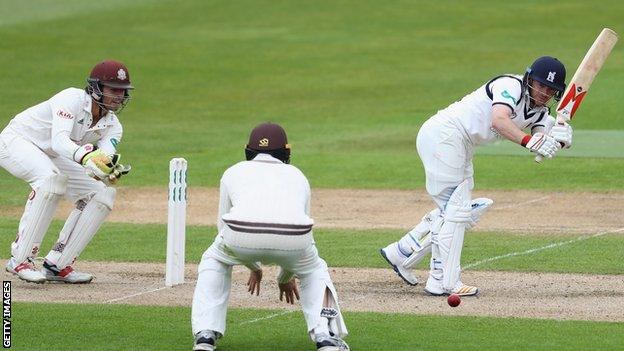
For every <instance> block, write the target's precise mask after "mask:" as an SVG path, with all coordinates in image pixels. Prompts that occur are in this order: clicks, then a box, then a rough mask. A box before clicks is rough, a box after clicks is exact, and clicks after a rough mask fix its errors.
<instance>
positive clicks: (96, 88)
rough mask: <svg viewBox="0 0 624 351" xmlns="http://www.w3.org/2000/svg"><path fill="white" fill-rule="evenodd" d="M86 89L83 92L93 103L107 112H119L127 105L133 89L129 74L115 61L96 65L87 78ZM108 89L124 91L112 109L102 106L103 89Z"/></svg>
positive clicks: (126, 69) (124, 67) (122, 65)
mask: <svg viewBox="0 0 624 351" xmlns="http://www.w3.org/2000/svg"><path fill="white" fill-rule="evenodd" d="M87 83H88V85H87V87H86V88H85V90H86V91H87V93H88V94H89V95H91V97H92V98H93V100H95V103H96V104H98V106H100V107H101V108H103V109H105V110H107V111H113V112H120V111H121V110H122V109H123V108H124V107H125V106H126V104H127V103H128V100H129V99H130V93H129V90H131V89H134V87H133V86H132V84H131V83H130V73H129V72H128V68H126V66H125V65H124V64H123V63H121V62H119V61H115V60H106V61H102V62H100V63H98V64H97V65H95V67H93V69H92V70H91V74H90V75H89V78H87ZM105 86H106V87H110V88H114V89H124V90H125V92H124V98H123V100H122V101H121V104H119V106H118V107H116V108H112V107H111V106H108V105H106V104H104V101H103V98H104V92H103V90H104V89H103V88H104V87H105Z"/></svg>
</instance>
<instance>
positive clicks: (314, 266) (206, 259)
mask: <svg viewBox="0 0 624 351" xmlns="http://www.w3.org/2000/svg"><path fill="white" fill-rule="evenodd" d="M252 235H253V234H252ZM251 262H262V263H264V264H276V265H278V266H280V267H282V269H284V270H286V271H288V272H292V273H294V274H296V275H297V277H298V278H299V294H300V297H301V300H300V303H301V308H302V309H303V315H304V317H305V320H306V323H307V328H308V333H311V332H312V330H313V329H314V328H316V327H317V326H318V325H319V323H321V318H320V317H321V316H320V312H321V309H322V307H323V299H324V296H325V291H326V289H329V290H330V292H331V293H332V294H333V297H334V299H335V300H336V302H337V295H336V290H335V288H334V285H333V283H332V281H331V278H330V276H329V272H328V270H327V263H325V260H323V259H322V258H320V257H319V255H318V251H317V249H316V246H315V245H314V244H311V245H310V246H308V247H307V248H305V249H303V250H293V251H287V250H275V249H248V248H241V247H232V246H227V247H226V246H225V244H224V242H223V238H222V236H221V234H219V235H217V237H216V238H215V241H214V243H213V244H212V245H211V246H210V247H209V248H208V250H206V252H204V255H203V256H202V261H201V263H200V265H199V268H198V271H199V275H198V277H197V286H196V287H195V294H194V296H193V307H192V318H191V322H192V328H193V334H196V333H198V332H199V331H201V330H205V329H208V330H212V331H215V332H218V333H221V335H223V334H224V333H225V320H226V313H227V305H228V300H229V297H230V287H231V277H232V266H234V265H237V264H243V265H244V264H245V263H251ZM335 308H336V309H337V310H338V314H339V318H338V330H337V334H339V336H341V337H343V336H346V335H347V328H346V326H345V325H344V322H343V320H342V315H341V313H340V309H339V308H338V306H337V303H336V306H335ZM310 336H311V337H312V335H310Z"/></svg>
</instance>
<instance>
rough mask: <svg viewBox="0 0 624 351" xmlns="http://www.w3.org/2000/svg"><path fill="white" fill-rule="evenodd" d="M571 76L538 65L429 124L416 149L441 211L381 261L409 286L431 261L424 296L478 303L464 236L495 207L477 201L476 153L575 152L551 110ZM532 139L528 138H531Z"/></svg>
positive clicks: (558, 67)
mask: <svg viewBox="0 0 624 351" xmlns="http://www.w3.org/2000/svg"><path fill="white" fill-rule="evenodd" d="M565 76H566V70H565V67H564V65H563V64H562V63H561V62H560V61H559V60H557V59H556V58H553V57H549V56H544V57H540V58H538V59H537V60H536V61H535V62H533V64H532V65H531V67H529V68H528V69H527V71H526V72H525V74H524V76H522V75H501V76H498V77H495V78H493V79H491V80H490V81H488V82H487V83H486V84H484V85H482V86H481V87H479V88H478V89H477V90H475V91H474V92H472V93H471V94H469V95H467V96H465V97H464V98H463V99H462V100H461V101H458V102H455V103H453V104H451V105H450V106H448V107H447V108H445V109H443V110H441V111H439V112H438V113H437V114H436V115H434V116H433V117H431V118H429V120H427V121H426V122H425V123H424V124H423V125H422V127H421V128H420V131H419V132H418V137H417V139H416V145H417V149H418V155H419V156H420V159H421V161H422V163H423V165H424V168H425V175H426V188H427V192H428V193H429V195H430V196H431V197H432V198H433V201H434V202H435V203H436V205H437V208H436V209H434V210H432V211H431V212H429V213H428V214H427V215H425V216H424V217H423V218H422V220H421V222H420V223H419V224H418V225H417V226H416V227H414V229H412V230H411V231H410V232H408V233H407V234H405V235H404V236H403V237H402V238H401V239H400V240H399V241H398V242H394V243H392V244H390V245H388V246H386V247H385V248H383V249H381V255H382V256H383V257H384V258H385V259H386V260H387V261H388V263H390V265H391V266H392V267H393V269H394V270H395V271H396V272H397V274H398V275H399V276H400V277H401V278H402V279H403V280H405V282H407V283H408V284H410V285H416V284H417V283H418V280H417V279H416V277H415V276H414V274H413V272H412V268H413V267H414V266H415V265H416V264H417V263H418V262H420V261H421V260H422V259H423V258H424V257H425V256H426V255H427V254H428V253H431V262H430V271H429V278H428V279H427V285H426V286H425V291H427V292H428V293H430V294H432V295H448V294H451V293H457V294H459V295H464V296H467V295H476V294H477V293H478V289H477V287H475V286H470V285H464V284H463V283H462V282H461V280H460V272H461V268H460V257H461V250H462V246H463V242H464V231H465V230H466V229H467V228H471V227H472V226H473V225H474V224H475V223H476V222H477V221H478V220H479V217H481V216H482V215H483V213H484V212H485V211H486V210H487V209H488V208H489V207H490V206H491V205H492V200H490V199H487V198H480V199H474V200H473V199H472V196H471V192H472V188H473V186H474V182H473V168H472V155H473V151H474V148H475V147H476V146H478V145H482V144H486V143H490V142H493V141H495V140H498V139H503V138H504V139H508V140H511V141H512V142H514V143H516V144H519V145H520V146H522V147H525V148H527V149H528V150H529V151H531V152H533V153H535V154H538V155H541V156H543V157H545V158H552V157H554V156H555V154H556V153H557V152H558V151H559V149H560V148H561V147H563V148H569V147H570V146H571V145H572V128H571V127H570V125H568V124H564V125H555V118H554V117H552V116H550V107H551V105H552V104H553V102H556V101H558V100H559V99H560V98H561V95H562V94H563V92H564V90H565ZM525 130H526V131H528V132H529V134H527V133H526V132H525Z"/></svg>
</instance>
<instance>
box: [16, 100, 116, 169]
mask: <svg viewBox="0 0 624 351" xmlns="http://www.w3.org/2000/svg"><path fill="white" fill-rule="evenodd" d="M92 121H93V116H92V115H91V97H90V96H89V95H88V94H87V93H86V92H85V91H84V90H83V89H78V88H67V89H65V90H63V91H61V92H59V93H58V94H56V95H54V96H53V97H51V98H50V99H49V100H46V101H44V102H42V103H40V104H38V105H35V106H33V107H30V108H28V109H26V110H25V111H23V112H20V113H19V114H17V115H16V116H15V117H14V118H13V119H12V120H11V121H10V122H9V125H8V126H7V127H6V129H11V130H12V131H13V132H15V133H17V134H19V135H20V136H22V137H23V138H24V139H26V140H29V141H30V142H32V143H33V144H34V145H36V146H37V147H39V148H40V149H41V150H42V151H43V152H45V153H46V154H48V155H50V156H53V157H56V156H59V155H60V156H62V157H67V158H70V159H73V157H74V152H75V151H76V150H77V149H78V148H79V147H80V146H81V145H84V144H87V143H90V144H93V145H97V147H98V148H100V149H102V150H103V151H104V152H106V153H107V154H109V155H112V154H114V153H115V149H116V146H117V144H118V143H119V142H120V141H121V136H122V133H123V129H122V127H121V124H120V123H119V120H118V119H117V116H115V114H114V113H112V112H109V113H108V114H107V115H106V116H104V117H102V118H101V119H100V120H99V121H98V123H97V124H96V125H95V126H93V128H89V126H90V125H91V122H92Z"/></svg>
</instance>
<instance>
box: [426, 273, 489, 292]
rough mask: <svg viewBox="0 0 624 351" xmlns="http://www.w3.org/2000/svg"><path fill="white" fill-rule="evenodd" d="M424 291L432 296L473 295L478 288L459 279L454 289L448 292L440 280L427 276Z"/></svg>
mask: <svg viewBox="0 0 624 351" xmlns="http://www.w3.org/2000/svg"><path fill="white" fill-rule="evenodd" d="M425 292H427V293H428V294H430V295H433V296H442V295H451V294H457V295H459V296H474V295H477V294H478V293H479V288H477V287H476V286H471V285H465V284H463V283H462V282H461V281H460V282H457V285H455V289H453V291H451V292H449V291H447V290H445V289H444V288H443V287H442V281H440V280H437V279H435V278H432V277H431V276H429V279H427V285H426V286H425Z"/></svg>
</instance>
